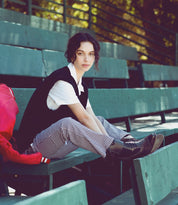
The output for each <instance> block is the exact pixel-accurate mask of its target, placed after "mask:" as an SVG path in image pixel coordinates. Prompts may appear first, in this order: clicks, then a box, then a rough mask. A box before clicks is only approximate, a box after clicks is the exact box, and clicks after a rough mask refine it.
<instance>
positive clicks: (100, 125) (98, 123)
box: [86, 107, 108, 135]
mask: <svg viewBox="0 0 178 205" xmlns="http://www.w3.org/2000/svg"><path fill="white" fill-rule="evenodd" d="M86 111H87V112H88V113H89V114H90V115H91V116H92V117H93V118H94V120H95V122H96V124H97V125H98V127H99V129H100V130H101V132H102V133H103V134H105V135H108V133H107V132H106V130H105V128H104V127H103V125H102V124H101V122H100V121H99V120H98V118H97V117H96V115H95V113H94V112H93V109H92V107H87V108H86Z"/></svg>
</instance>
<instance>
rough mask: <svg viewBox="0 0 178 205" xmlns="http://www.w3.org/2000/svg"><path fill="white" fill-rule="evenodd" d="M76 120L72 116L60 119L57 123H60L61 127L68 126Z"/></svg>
mask: <svg viewBox="0 0 178 205" xmlns="http://www.w3.org/2000/svg"><path fill="white" fill-rule="evenodd" d="M74 122H75V120H74V119H73V118H71V117H65V118H63V119H60V120H59V121H57V122H56V123H58V126H59V127H63V128H64V127H65V128H67V127H68V126H69V125H71V124H73V123H74Z"/></svg>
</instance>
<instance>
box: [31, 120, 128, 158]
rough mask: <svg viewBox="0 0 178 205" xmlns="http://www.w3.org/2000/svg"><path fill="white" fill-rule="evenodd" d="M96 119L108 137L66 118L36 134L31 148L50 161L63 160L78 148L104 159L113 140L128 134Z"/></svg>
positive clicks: (105, 121) (104, 121)
mask: <svg viewBox="0 0 178 205" xmlns="http://www.w3.org/2000/svg"><path fill="white" fill-rule="evenodd" d="M98 119H99V120H100V122H101V123H102V125H103V126H104V127H105V129H106V131H107V133H108V135H104V134H98V133H96V132H95V131H93V130H91V129H89V128H87V127H86V126H84V125H82V124H81V123H80V122H78V121H76V120H74V119H72V118H70V117H68V118H63V119H61V120H59V121H57V122H56V123H54V124H52V125H51V126H50V127H48V128H47V129H45V130H43V131H42V132H41V133H39V134H37V136H36V137H35V138H34V140H33V143H32V145H31V146H32V148H33V150H34V151H35V152H41V153H42V155H43V156H44V157H48V158H50V159H54V158H63V157H64V156H65V155H67V154H69V153H70V152H72V151H74V150H76V149H77V148H79V147H80V148H83V149H87V150H89V151H91V152H94V153H97V154H99V155H101V156H102V157H106V150H107V149H108V148H109V146H110V145H111V143H112V142H113V140H114V139H117V140H121V139H122V138H123V137H124V136H125V135H128V133H127V132H125V131H123V130H121V129H119V128H117V127H116V126H114V125H112V124H111V123H109V122H108V121H107V120H105V119H104V118H103V117H100V116H98Z"/></svg>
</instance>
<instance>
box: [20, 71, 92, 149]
mask: <svg viewBox="0 0 178 205" xmlns="http://www.w3.org/2000/svg"><path fill="white" fill-rule="evenodd" d="M58 80H63V81H66V82H68V83H70V84H71V85H72V86H73V88H74V90H75V93H76V95H77V97H78V98H79V101H80V102H81V104H82V105H83V106H84V107H86V104H87V99H88V89H87V87H86V86H85V85H84V84H83V86H84V92H82V93H81V95H80V96H79V92H78V87H77V84H76V82H75V80H74V78H73V77H72V76H71V74H70V71H69V68H68V67H63V68H61V69H58V70H56V71H54V72H53V73H52V74H51V75H50V76H48V77H47V78H45V80H44V81H43V82H42V84H41V85H40V86H39V87H38V88H37V89H36V90H35V92H34V94H33V95H32V97H31V99H30V101H29V103H28V106H27V108H26V110H25V113H24V116H23V119H22V122H21V124H20V128H19V131H18V136H17V145H18V150H19V152H23V151H24V150H25V149H27V148H28V146H29V145H30V143H32V141H33V138H34V137H35V136H36V134H38V133H39V132H41V131H42V130H44V129H46V128H47V127H49V126H50V125H51V124H53V123H55V122H57V121H58V120H60V119H62V118H65V117H72V118H74V119H76V117H75V115H74V114H73V113H72V111H71V110H70V109H69V107H68V106H67V105H62V106H60V107H59V108H58V109H57V110H50V109H49V108H48V107H47V102H46V101H47V96H48V93H49V91H50V89H51V88H52V86H53V85H54V84H55V83H56V82H57V81H58ZM76 120H77V119H76Z"/></svg>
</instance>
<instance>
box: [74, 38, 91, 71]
mask: <svg viewBox="0 0 178 205" xmlns="http://www.w3.org/2000/svg"><path fill="white" fill-rule="evenodd" d="M94 61H95V51H94V47H93V44H92V43H90V42H89V41H86V42H85V41H84V42H81V43H80V47H79V48H78V49H77V51H76V59H75V61H74V63H73V64H74V67H75V69H76V70H77V71H78V72H80V73H85V72H86V71H88V70H89V69H90V68H91V67H92V65H93V63H94Z"/></svg>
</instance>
